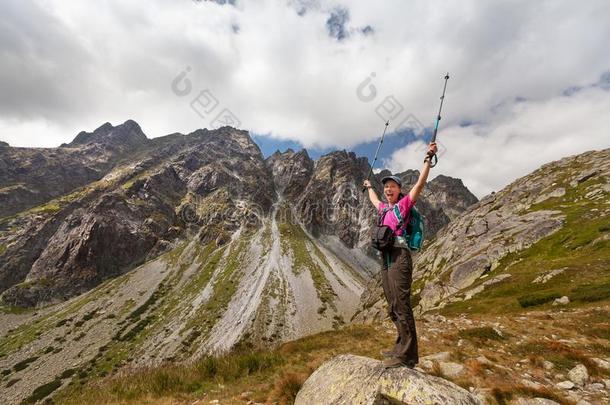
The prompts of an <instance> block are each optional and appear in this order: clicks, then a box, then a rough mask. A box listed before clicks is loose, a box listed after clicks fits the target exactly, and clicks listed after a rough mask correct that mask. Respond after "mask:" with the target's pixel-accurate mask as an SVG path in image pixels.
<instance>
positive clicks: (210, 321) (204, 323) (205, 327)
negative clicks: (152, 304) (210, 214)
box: [182, 235, 248, 350]
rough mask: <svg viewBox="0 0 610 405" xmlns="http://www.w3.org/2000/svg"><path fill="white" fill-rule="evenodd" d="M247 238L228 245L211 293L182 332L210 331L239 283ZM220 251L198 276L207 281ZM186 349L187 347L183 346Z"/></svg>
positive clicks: (204, 332) (216, 263)
mask: <svg viewBox="0 0 610 405" xmlns="http://www.w3.org/2000/svg"><path fill="white" fill-rule="evenodd" d="M247 245H248V238H247V236H246V235H244V237H243V238H240V239H239V240H238V241H236V242H235V243H233V244H232V245H231V246H230V251H229V254H228V255H227V257H228V259H227V262H226V263H225V266H224V268H223V269H221V270H219V271H220V273H219V274H218V276H217V277H216V279H215V280H214V285H213V287H212V289H213V291H212V295H211V296H210V298H209V299H208V300H207V301H206V302H205V303H204V304H203V305H201V306H200V307H199V308H198V309H197V312H196V314H195V316H193V317H192V318H191V319H189V321H188V322H187V324H186V326H185V328H184V329H183V330H182V331H183V332H184V331H186V330H189V329H191V328H195V329H196V330H198V331H200V332H201V335H202V336H207V334H208V333H209V332H210V331H211V329H212V327H213V326H214V325H215V324H216V321H217V320H218V319H219V318H220V317H221V316H222V313H223V312H224V310H225V309H226V307H227V306H228V305H229V302H230V301H231V298H233V296H234V294H235V291H237V287H238V285H239V280H240V279H241V274H242V271H241V267H242V261H243V258H244V254H245V253H246V252H247V248H246V247H247ZM220 257H221V251H220V250H219V251H218V252H217V254H216V255H214V256H213V257H212V258H211V260H210V261H209V262H208V265H207V266H206V267H205V268H204V271H203V272H202V274H200V277H203V278H204V279H205V280H206V284H207V281H209V279H210V278H211V276H212V274H213V273H214V269H215V268H217V266H218V263H219V261H220ZM184 348H185V350H188V349H187V347H186V346H185V347H184Z"/></svg>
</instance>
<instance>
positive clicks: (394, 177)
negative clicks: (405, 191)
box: [381, 176, 402, 187]
mask: <svg viewBox="0 0 610 405" xmlns="http://www.w3.org/2000/svg"><path fill="white" fill-rule="evenodd" d="M388 180H393V181H395V182H396V183H397V184H398V186H399V187H402V181H400V177H398V176H385V177H384V178H383V179H381V184H385V182H386V181H388Z"/></svg>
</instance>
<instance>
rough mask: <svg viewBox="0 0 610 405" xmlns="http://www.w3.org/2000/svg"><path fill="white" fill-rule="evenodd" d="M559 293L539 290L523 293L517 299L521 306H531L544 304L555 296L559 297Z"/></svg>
mask: <svg viewBox="0 0 610 405" xmlns="http://www.w3.org/2000/svg"><path fill="white" fill-rule="evenodd" d="M560 297H561V294H559V293H557V292H540V293H533V294H528V295H523V296H521V297H519V298H518V299H517V300H518V301H519V305H521V307H522V308H527V307H533V306H536V305H542V304H546V303H547V302H550V301H553V300H554V299H555V298H560Z"/></svg>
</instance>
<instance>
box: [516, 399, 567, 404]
mask: <svg viewBox="0 0 610 405" xmlns="http://www.w3.org/2000/svg"><path fill="white" fill-rule="evenodd" d="M515 405H561V404H560V403H559V402H555V401H553V400H550V399H548V398H518V399H517V400H516V401H515Z"/></svg>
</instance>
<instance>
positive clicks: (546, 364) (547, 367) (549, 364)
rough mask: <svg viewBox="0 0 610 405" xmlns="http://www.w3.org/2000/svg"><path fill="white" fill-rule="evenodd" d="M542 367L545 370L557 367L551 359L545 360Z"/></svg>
mask: <svg viewBox="0 0 610 405" xmlns="http://www.w3.org/2000/svg"><path fill="white" fill-rule="evenodd" d="M542 367H543V368H544V369H545V370H547V371H550V370H552V369H553V367H555V365H554V364H553V363H551V362H550V361H548V360H544V361H543V362H542Z"/></svg>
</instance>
